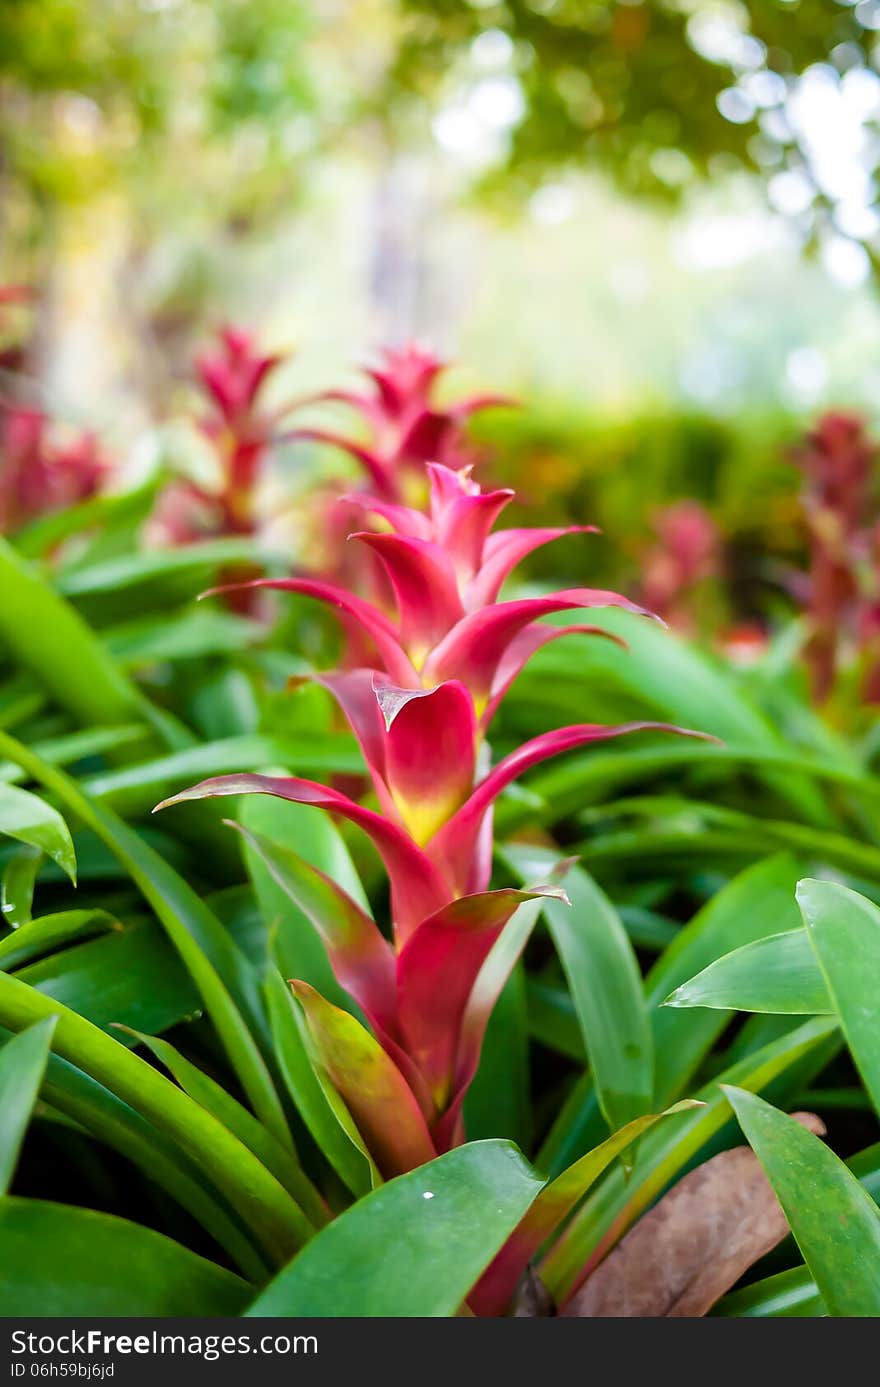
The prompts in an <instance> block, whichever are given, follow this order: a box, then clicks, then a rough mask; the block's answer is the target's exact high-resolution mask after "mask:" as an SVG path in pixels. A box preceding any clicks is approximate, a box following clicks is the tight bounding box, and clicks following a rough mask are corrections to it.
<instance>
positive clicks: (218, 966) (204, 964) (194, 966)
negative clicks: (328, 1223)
mask: <svg viewBox="0 0 880 1387" xmlns="http://www.w3.org/2000/svg"><path fill="white" fill-rule="evenodd" d="M0 754H4V755H6V756H8V757H9V759H10V760H13V761H17V762H18V764H19V765H21V766H22V767H23V768H24V769H25V770H26V771H27V772H28V773H29V774H30V775H32V776H33V777H34V778H35V779H36V780H39V781H40V782H41V784H43V785H44V786H45V787H46V788H47V789H49V790H51V791H52V792H53V793H54V794H56V795H57V796H58V797H59V798H60V799H61V800H62V801H63V802H64V804H65V805H66V806H67V807H69V808H70V809H71V810H72V812H73V813H75V814H76V815H77V816H78V817H79V818H80V819H81V820H82V821H83V822H84V823H85V824H86V825H87V826H88V827H89V828H91V829H92V831H93V832H94V833H96V834H97V835H98V837H99V838H100V839H101V840H102V841H103V842H104V843H106V845H107V846H108V847H109V848H110V850H111V852H112V853H113V854H114V856H115V857H116V858H117V860H118V861H119V862H120V863H121V864H122V866H123V867H124V868H125V869H126V871H127V872H128V873H129V875H130V876H131V878H132V880H133V881H134V883H135V885H136V886H137V887H138V889H139V890H140V891H141V892H142V894H143V896H144V897H145V899H146V900H147V901H148V902H149V904H150V905H151V906H152V908H153V909H154V911H155V912H156V915H157V917H158V919H159V920H160V922H161V924H162V925H163V927H164V929H165V931H166V933H167V934H168V937H169V939H170V940H171V942H172V944H173V945H174V947H175V949H176V950H177V952H178V953H179V954H180V956H181V958H182V959H183V962H184V964H185V965H186V967H187V969H188V970H189V973H190V975H191V976H192V978H193V981H194V982H195V984H196V987H197V988H198V990H199V992H200V994H201V996H202V998H203V1000H204V1003H205V1008H206V1010H207V1011H208V1013H209V1015H210V1016H211V1020H212V1021H213V1023H214V1025H215V1026H216V1028H217V1032H218V1034H219V1036H220V1039H221V1041H222V1043H223V1046H224V1048H225V1050H226V1053H227V1054H228V1056H229V1059H230V1062H231V1063H232V1065H233V1067H234V1068H235V1071H236V1073H237V1074H238V1076H239V1078H240V1080H241V1083H242V1086H243V1088H244V1090H245V1092H246V1093H247V1096H248V1099H249V1101H250V1102H251V1103H252V1104H253V1107H254V1111H255V1112H256V1114H257V1116H258V1117H259V1118H260V1119H261V1120H262V1121H264V1122H265V1123H266V1125H267V1126H268V1127H269V1128H270V1129H271V1130H272V1131H274V1133H275V1135H276V1136H277V1137H278V1138H279V1139H280V1140H281V1141H289V1139H290V1137H289V1132H288V1130H287V1124H286V1122H285V1119H284V1115H283V1112H282V1110H281V1105H280V1102H279V1100H278V1095H277V1093H276V1091H275V1088H274V1086H273V1083H272V1079H271V1076H270V1073H269V1070H268V1068H267V1065H266V1062H265V1060H264V1059H263V1056H262V1054H261V1052H260V1049H259V1048H258V1043H257V1040H256V1039H255V1035H256V1036H258V1037H260V1038H261V1039H262V1040H263V1042H264V1043H265V1044H266V1045H267V1048H268V1025H267V1021H266V1018H265V1013H264V1012H263V1009H262V999H261V997H260V993H259V984H258V979H257V976H256V971H255V970H254V969H253V967H252V966H251V965H250V963H249V962H248V960H247V959H246V958H245V957H244V955H243V954H242V953H241V952H240V950H239V949H238V948H237V947H236V946H235V944H233V942H232V940H231V939H230V938H229V935H228V933H227V931H226V930H224V929H223V926H222V925H221V924H220V922H219V920H217V918H216V917H215V916H214V915H213V914H212V912H211V910H210V909H209V908H208V906H206V905H205V903H204V901H203V900H201V898H200V897H199V896H198V894H197V893H196V892H195V891H194V890H193V889H192V888H191V887H190V886H189V885H188V884H187V883H186V882H185V881H184V880H183V879H182V878H181V877H179V876H178V875H177V873H176V872H175V871H174V870H173V869H172V868H171V867H169V866H168V864H167V863H166V862H165V861H163V859H162V858H161V857H160V856H159V855H158V853H156V852H154V851H153V849H152V848H150V847H149V846H148V845H147V844H146V843H145V842H144V841H143V839H142V838H140V837H139V836H138V835H137V834H136V833H135V832H134V831H133V830H132V829H130V828H129V827H128V825H127V824H124V823H123V822H122V820H121V819H119V818H118V817H117V816H116V815H115V814H114V813H113V812H112V810H109V809H107V808H106V807H105V806H103V805H101V804H96V803H95V802H94V801H93V800H92V799H90V798H89V797H88V796H87V795H85V794H84V793H83V791H82V790H81V789H80V787H79V786H78V785H77V784H76V783H75V781H73V780H71V779H70V777H69V776H67V775H66V774H65V773H64V772H63V771H60V770H58V769H57V768H56V767H53V766H49V765H47V764H46V763H45V762H44V761H42V760H41V759H40V758H39V757H38V756H35V755H34V754H33V752H31V751H29V749H28V748H27V747H24V746H22V745H21V744H20V743H19V742H16V741H14V740H13V739H12V738H11V737H8V736H7V735H6V734H5V733H3V732H0ZM115 1019H117V1020H118V1019H120V1018H118V1017H117V1018H115Z"/></svg>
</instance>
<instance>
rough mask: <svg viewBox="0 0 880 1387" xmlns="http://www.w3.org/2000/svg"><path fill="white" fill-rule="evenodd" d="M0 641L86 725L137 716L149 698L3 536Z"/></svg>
mask: <svg viewBox="0 0 880 1387" xmlns="http://www.w3.org/2000/svg"><path fill="white" fill-rule="evenodd" d="M0 592H2V593H3V601H2V602H0V645H5V646H8V648H9V649H10V650H11V652H12V654H13V656H14V657H15V659H16V660H17V662H18V663H19V664H21V665H22V666H23V667H24V668H25V669H28V670H30V671H31V673H32V674H34V675H35V677H36V678H37V679H38V681H39V682H40V684H41V685H42V686H43V687H44V688H45V689H46V691H47V693H49V694H50V695H51V697H52V698H53V699H54V700H55V702H56V703H58V704H59V705H60V707H62V708H66V709H68V710H69V711H70V712H71V713H72V714H73V715H74V717H76V718H77V719H78V720H79V721H80V722H82V723H83V724H84V725H86V726H91V725H94V724H96V723H97V724H107V723H121V722H126V721H130V720H131V718H132V717H135V718H136V717H137V716H138V714H139V712H140V711H141V709H142V706H143V700H142V699H141V697H140V695H139V694H138V693H137V691H136V690H135V688H134V687H133V685H131V684H129V683H128V681H127V680H126V678H125V676H124V675H123V674H122V673H121V672H120V670H119V669H118V667H117V666H116V664H115V663H114V661H113V660H112V659H111V657H110V655H108V653H107V651H106V650H105V649H104V647H103V645H102V644H101V642H100V640H99V639H98V637H97V636H96V635H95V634H94V632H92V631H91V630H90V629H89V627H88V626H87V625H86V623H85V622H84V621H83V619H82V617H80V616H79V614H78V613H77V612H76V611H74V609H73V608H72V607H71V606H70V605H69V603H67V602H66V601H65V600H64V598H63V597H60V596H59V595H58V593H56V592H53V591H52V589H51V587H49V585H48V583H46V582H45V581H44V579H42V578H41V577H40V576H39V575H38V573H37V572H36V570H35V569H33V568H32V567H31V566H30V565H29V564H28V563H27V562H26V561H25V560H24V559H22V558H21V557H20V556H19V555H18V554H16V552H15V550H14V549H13V548H12V547H11V545H9V544H8V543H7V542H6V541H5V540H4V539H3V538H2V536H0Z"/></svg>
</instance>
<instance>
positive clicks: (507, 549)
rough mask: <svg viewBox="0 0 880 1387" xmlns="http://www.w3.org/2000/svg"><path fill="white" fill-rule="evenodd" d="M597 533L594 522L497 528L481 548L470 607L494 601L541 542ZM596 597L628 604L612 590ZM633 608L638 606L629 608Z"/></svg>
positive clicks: (547, 542)
mask: <svg viewBox="0 0 880 1387" xmlns="http://www.w3.org/2000/svg"><path fill="white" fill-rule="evenodd" d="M599 533H600V532H599V530H598V529H597V527H596V526H595V525H563V526H559V527H556V528H545V529H540V528H536V527H533V526H529V527H528V528H526V529H514V530H499V531H498V533H497V534H495V535H490V536H489V537H488V539H487V540H486V544H485V547H484V549H483V562H482V564H481V566H480V571H479V573H478V574H477V576H476V578H475V579H474V583H473V586H472V588H471V591H470V593H469V606H470V608H471V609H472V610H473V609H475V608H477V607H483V606H487V605H488V604H489V603H490V602H494V601H495V599H496V598H497V596H498V594H499V592H500V591H501V589H502V587H503V586H504V582H505V580H506V579H507V578H508V577H509V576H510V574H511V573H512V571H513V570H514V568H516V566H517V564H518V563H520V562H521V560H522V559H524V558H526V556H527V555H529V554H531V553H533V552H534V551H535V549H540V548H541V546H542V545H544V544H552V543H553V541H554V540H556V539H564V538H565V536H566V535H596V534H599ZM596 596H597V597H599V598H602V597H614V598H617V601H615V602H614V604H613V605H614V606H619V605H623V606H631V605H632V604H631V603H628V602H627V600H626V598H621V597H617V594H616V593H603V592H597V593H596ZM575 605H578V604H575ZM580 605H584V604H583V603H582V604H580ZM586 605H589V606H593V607H604V606H608V605H610V604H609V603H608V602H602V601H598V602H591V603H589V604H586ZM633 610H640V609H639V608H633Z"/></svg>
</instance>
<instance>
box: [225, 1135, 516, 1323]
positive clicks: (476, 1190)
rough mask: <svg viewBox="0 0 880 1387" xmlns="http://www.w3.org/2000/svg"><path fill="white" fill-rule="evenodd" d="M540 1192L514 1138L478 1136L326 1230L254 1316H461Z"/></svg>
mask: <svg viewBox="0 0 880 1387" xmlns="http://www.w3.org/2000/svg"><path fill="white" fill-rule="evenodd" d="M540 1188H541V1181H540V1180H538V1179H536V1177H535V1175H534V1174H533V1172H532V1171H531V1170H530V1169H529V1167H528V1166H527V1165H526V1163H525V1162H524V1160H523V1158H522V1157H521V1156H520V1154H519V1152H518V1151H517V1150H516V1148H515V1147H514V1146H512V1145H511V1144H510V1143H508V1142H505V1141H476V1142H470V1143H469V1144H468V1145H467V1146H461V1147H459V1148H458V1149H457V1150H455V1151H450V1152H449V1153H448V1154H447V1155H445V1156H440V1157H439V1158H438V1159H437V1160H434V1161H431V1162H430V1163H429V1164H428V1165H424V1166H421V1167H420V1168H419V1169H418V1170H414V1171H412V1172H411V1173H410V1174H408V1175H401V1176H399V1177H398V1178H397V1179H395V1180H391V1181H389V1183H388V1184H386V1185H383V1186H382V1187H381V1189H378V1190H374V1191H373V1193H372V1194H370V1195H368V1196H367V1197H366V1199H362V1200H360V1201H359V1202H358V1203H357V1204H355V1205H354V1206H353V1207H352V1208H351V1209H349V1210H347V1212H346V1213H344V1214H342V1215H341V1216H340V1217H339V1218H337V1219H336V1220H335V1221H334V1222H333V1223H331V1224H329V1226H328V1227H327V1228H324V1229H322V1231H321V1232H320V1233H319V1234H318V1236H317V1237H316V1238H315V1239H314V1240H313V1242H312V1244H311V1246H310V1247H309V1248H308V1249H306V1250H305V1251H304V1252H303V1254H302V1255H301V1256H299V1257H296V1258H295V1259H294V1260H293V1261H292V1262H291V1263H290V1265H289V1266H287V1267H285V1268H284V1270H283V1271H282V1272H281V1273H280V1274H279V1275H278V1276H277V1277H276V1278H275V1280H274V1281H272V1282H271V1283H270V1285H269V1286H267V1288H266V1290H265V1291H263V1292H262V1294H261V1295H259V1296H258V1297H257V1299H256V1300H255V1301H254V1302H253V1304H252V1305H251V1306H250V1307H249V1308H248V1310H247V1311H246V1314H247V1315H249V1316H250V1315H287V1316H291V1315H293V1316H297V1317H300V1316H305V1317H308V1316H310V1315H315V1316H346V1315H348V1316H359V1317H389V1318H405V1317H411V1316H421V1317H431V1318H436V1317H441V1316H452V1315H454V1314H455V1313H456V1311H457V1310H458V1308H459V1306H460V1305H461V1304H462V1302H463V1301H464V1300H465V1298H466V1297H467V1295H468V1292H469V1291H470V1289H471V1287H472V1286H473V1285H474V1283H475V1282H476V1280H477V1278H478V1277H479V1276H480V1274H481V1273H482V1272H483V1271H484V1270H485V1268H486V1267H487V1265H488V1264H489V1262H490V1261H491V1260H492V1258H493V1257H494V1256H495V1254H496V1252H497V1251H498V1250H499V1248H500V1247H501V1245H502V1244H503V1243H504V1241H505V1239H506V1238H507V1237H508V1236H509V1235H510V1234H511V1233H512V1232H513V1230H514V1228H515V1227H516V1226H517V1224H518V1223H519V1221H520V1219H521V1218H522V1216H523V1215H524V1214H525V1212H526V1210H527V1209H528V1207H529V1205H530V1204H531V1202H532V1200H533V1199H534V1198H535V1196H536V1195H537V1193H538V1191H539V1190H540Z"/></svg>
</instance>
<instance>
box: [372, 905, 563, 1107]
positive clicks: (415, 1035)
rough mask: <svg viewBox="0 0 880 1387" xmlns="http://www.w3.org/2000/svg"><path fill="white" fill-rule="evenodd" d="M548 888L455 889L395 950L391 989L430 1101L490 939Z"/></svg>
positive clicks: (443, 1089)
mask: <svg viewBox="0 0 880 1387" xmlns="http://www.w3.org/2000/svg"><path fill="white" fill-rule="evenodd" d="M546 896H553V897H555V898H556V899H558V900H566V899H567V897H566V895H565V892H564V891H563V890H561V888H558V887H553V886H536V887H532V888H531V889H527V890H522V891H517V890H513V889H511V888H509V887H506V888H504V889H503V890H500V891H486V892H483V893H481V894H479V895H474V896H462V897H461V898H460V899H459V900H457V901H453V902H452V904H451V905H448V906H445V907H444V909H443V910H441V911H438V912H437V914H436V915H432V916H431V917H430V918H429V919H427V920H423V921H422V923H421V924H420V925H419V926H418V928H417V929H416V930H415V931H414V932H413V934H412V935H410V938H409V939H408V941H407V943H406V944H405V945H404V946H403V948H402V949H401V951H400V954H399V955H398V958H397V996H398V1008H399V1014H400V1023H401V1029H402V1031H403V1034H404V1035H405V1037H406V1044H407V1050H408V1051H409V1053H410V1054H411V1055H412V1056H413V1058H414V1060H415V1061H416V1064H417V1065H418V1066H419V1068H420V1070H421V1071H422V1073H423V1074H424V1076H425V1078H426V1080H427V1082H428V1086H429V1088H430V1089H431V1092H432V1094H433V1095H434V1099H435V1101H436V1103H437V1107H438V1108H440V1109H442V1108H443V1106H444V1104H445V1102H446V1100H447V1099H448V1097H449V1094H450V1091H451V1088H452V1082H453V1077H454V1069H455V1059H456V1053H457V1050H458V1040H459V1031H460V1027H461V1022H462V1018H463V1016H464V1012H465V1008H466V1006H467V1003H468V999H469V997H470V994H471V990H472V988H473V985H474V982H475V980H476V977H477V974H478V973H479V971H480V969H481V967H482V965H483V963H484V962H485V960H486V957H487V956H488V954H489V951H490V950H491V948H492V946H493V944H494V943H495V941H496V939H497V938H498V936H499V934H500V933H501V931H502V930H503V929H504V927H505V925H506V924H507V922H508V921H509V920H510V918H511V916H512V915H513V914H514V913H515V911H516V910H517V909H518V907H519V906H520V905H521V904H522V903H523V901H528V900H534V899H536V898H541V897H546Z"/></svg>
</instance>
